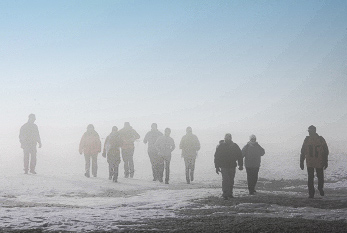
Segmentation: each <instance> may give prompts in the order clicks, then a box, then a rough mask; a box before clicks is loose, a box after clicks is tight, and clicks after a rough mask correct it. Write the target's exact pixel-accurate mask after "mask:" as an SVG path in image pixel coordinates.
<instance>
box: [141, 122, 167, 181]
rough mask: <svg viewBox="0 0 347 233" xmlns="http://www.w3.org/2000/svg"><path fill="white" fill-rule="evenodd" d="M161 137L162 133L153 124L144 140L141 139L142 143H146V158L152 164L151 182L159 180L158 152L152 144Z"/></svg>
mask: <svg viewBox="0 0 347 233" xmlns="http://www.w3.org/2000/svg"><path fill="white" fill-rule="evenodd" d="M160 136H163V133H162V132H160V131H159V130H158V125H157V124H156V123H153V124H152V125H151V131H149V132H148V133H147V134H146V136H145V138H144V139H143V143H145V144H147V143H148V151H147V152H148V156H149V159H150V161H151V164H152V173H153V181H157V180H159V167H160V165H159V158H158V150H157V148H155V146H154V143H155V142H156V141H157V139H158V138H159V137H160Z"/></svg>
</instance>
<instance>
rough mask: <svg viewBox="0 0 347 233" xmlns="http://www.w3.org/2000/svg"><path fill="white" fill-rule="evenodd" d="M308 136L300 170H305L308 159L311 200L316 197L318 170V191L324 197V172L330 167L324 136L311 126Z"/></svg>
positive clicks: (303, 146)
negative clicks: (315, 180) (315, 187)
mask: <svg viewBox="0 0 347 233" xmlns="http://www.w3.org/2000/svg"><path fill="white" fill-rule="evenodd" d="M308 134H309V136H307V137H306V138H305V140H304V143H303V145H302V147H301V155H300V168H301V170H304V161H305V159H306V167H307V174H308V182H307V186H308V194H309V198H313V197H314V193H315V189H314V170H316V174H317V178H318V191H319V194H320V195H321V196H324V190H323V186H324V171H323V169H324V170H325V169H327V167H328V155H329V149H328V145H327V143H326V142H325V139H324V138H323V137H322V136H319V135H318V134H317V133H316V127H315V126H313V125H311V126H310V127H308Z"/></svg>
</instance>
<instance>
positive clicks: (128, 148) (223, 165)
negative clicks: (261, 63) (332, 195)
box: [19, 114, 329, 199]
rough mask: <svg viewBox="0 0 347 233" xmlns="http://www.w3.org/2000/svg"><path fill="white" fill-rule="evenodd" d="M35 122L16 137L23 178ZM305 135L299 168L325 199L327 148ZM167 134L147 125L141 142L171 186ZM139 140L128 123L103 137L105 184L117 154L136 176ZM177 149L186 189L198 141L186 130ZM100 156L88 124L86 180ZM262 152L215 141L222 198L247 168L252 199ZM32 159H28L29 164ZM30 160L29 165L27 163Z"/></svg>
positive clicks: (127, 173)
mask: <svg viewBox="0 0 347 233" xmlns="http://www.w3.org/2000/svg"><path fill="white" fill-rule="evenodd" d="M35 120H36V117H35V115H34V114H30V115H29V119H28V122H27V123H25V124H24V125H23V126H22V127H21V129H20V134H19V141H20V144H21V148H23V151H24V173H25V174H28V172H30V173H32V174H36V171H35V167H36V153H37V149H36V148H37V144H38V145H39V148H41V146H42V144H41V139H40V134H39V130H38V127H37V125H36V124H35V123H34V122H35ZM308 132H309V136H307V137H306V138H305V140H304V143H303V145H302V148H301V155H300V168H301V169H302V170H303V169H304V161H305V160H306V167H307V173H308V190H309V198H313V197H314V194H315V189H314V171H316V173H317V178H318V191H319V193H320V195H321V196H324V190H323V186H324V170H325V169H326V168H327V167H328V155H329V149H328V146H327V143H326V141H325V140H324V138H323V137H322V136H319V135H318V134H317V132H316V127H315V126H313V125H311V126H310V127H309V128H308ZM170 134H171V129H170V128H166V129H165V130H164V134H163V133H161V132H160V131H159V130H158V127H157V124H156V123H153V124H152V125H151V130H150V131H149V132H148V133H147V134H146V136H145V137H144V140H143V142H144V143H145V144H148V156H149V158H150V161H151V164H152V173H153V181H159V182H163V181H164V171H165V184H169V178H170V161H171V153H172V151H173V150H174V149H175V142H174V140H173V139H172V138H171V137H170ZM139 138H140V135H139V134H138V133H137V132H136V130H134V129H133V128H132V127H131V126H130V123H129V122H125V123H124V127H123V128H122V129H120V130H118V128H117V127H116V126H113V127H112V131H111V133H110V134H109V135H108V136H107V138H106V140H105V143H104V148H103V153H102V156H103V157H105V158H107V162H108V164H109V179H110V180H113V182H117V180H118V170H119V164H120V162H121V155H122V159H123V162H124V177H125V178H129V177H130V178H133V177H134V173H135V170H134V161H133V155H134V150H135V146H134V142H135V141H136V140H138V139H139ZM179 148H180V149H181V150H182V157H183V158H184V162H185V175H186V181H187V183H188V184H190V182H191V181H193V180H194V169H195V160H196V157H197V153H198V151H199V150H200V142H199V139H198V137H197V136H196V135H194V134H193V131H192V128H191V127H187V128H186V135H184V136H183V137H182V139H181V141H180V144H179ZM100 152H101V140H100V137H99V134H98V133H97V132H96V131H95V128H94V126H93V125H92V124H90V125H88V126H87V131H86V132H85V133H84V134H83V136H82V138H81V141H80V145H79V153H80V154H84V158H85V176H86V177H88V178H89V177H90V167H91V168H92V171H91V173H92V175H93V176H94V177H96V176H97V170H98V166H97V156H98V154H99V153H100ZM264 154H265V150H264V149H263V148H262V147H261V146H260V145H259V143H258V142H257V139H256V136H255V135H251V136H250V140H249V142H248V143H247V144H246V145H245V146H244V147H243V148H242V150H241V149H240V147H239V146H238V145H237V144H236V143H234V142H233V141H232V136H231V134H230V133H227V134H225V137H224V140H221V141H219V144H218V145H217V147H216V152H215V154H214V164H215V168H216V173H217V174H219V173H221V174H222V191H223V195H222V196H223V198H224V199H229V198H233V186H234V178H235V173H236V167H237V166H238V169H239V170H243V166H244V165H245V167H246V172H247V183H248V191H249V194H250V195H254V194H255V193H256V190H255V186H256V184H257V181H258V173H259V168H260V164H261V157H262V156H263V155H264ZM30 158H31V159H30ZM29 161H30V162H29Z"/></svg>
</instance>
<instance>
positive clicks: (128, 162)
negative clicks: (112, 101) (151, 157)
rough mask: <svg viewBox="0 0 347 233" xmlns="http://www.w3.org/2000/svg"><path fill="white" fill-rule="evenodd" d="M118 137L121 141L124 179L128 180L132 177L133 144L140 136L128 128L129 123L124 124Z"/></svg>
mask: <svg viewBox="0 0 347 233" xmlns="http://www.w3.org/2000/svg"><path fill="white" fill-rule="evenodd" d="M119 135H120V138H121V141H122V144H121V148H122V158H123V162H124V177H125V178H128V177H129V175H130V178H133V177H134V172H135V169H134V159H133V156H134V151H135V145H134V142H135V140H136V139H139V138H140V135H139V134H138V133H137V132H136V131H135V130H134V129H133V128H132V127H131V126H130V123H129V122H125V123H124V127H123V128H122V129H121V130H119Z"/></svg>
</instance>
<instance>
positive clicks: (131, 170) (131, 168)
mask: <svg viewBox="0 0 347 233" xmlns="http://www.w3.org/2000/svg"><path fill="white" fill-rule="evenodd" d="M128 154H129V175H130V178H133V177H134V173H135V169H134V148H131V149H129V152H128Z"/></svg>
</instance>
